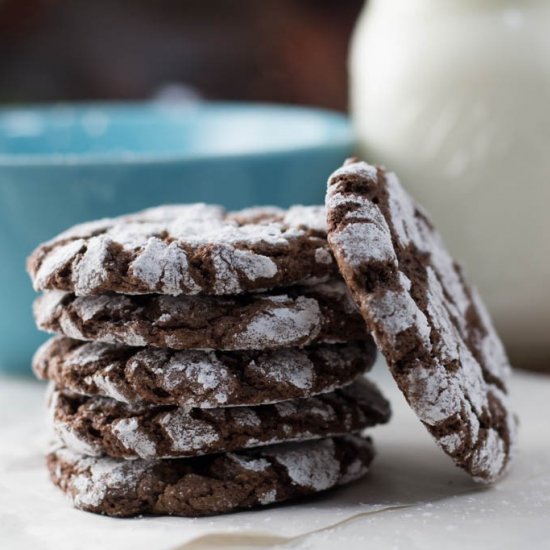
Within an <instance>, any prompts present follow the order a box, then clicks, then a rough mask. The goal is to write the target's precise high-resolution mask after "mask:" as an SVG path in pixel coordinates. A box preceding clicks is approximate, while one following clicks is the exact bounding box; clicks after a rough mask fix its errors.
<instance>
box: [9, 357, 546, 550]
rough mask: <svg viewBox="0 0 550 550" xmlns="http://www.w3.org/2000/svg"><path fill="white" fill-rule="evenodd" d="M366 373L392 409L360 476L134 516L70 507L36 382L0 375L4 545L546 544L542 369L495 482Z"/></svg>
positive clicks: (519, 399) (524, 388)
mask: <svg viewBox="0 0 550 550" xmlns="http://www.w3.org/2000/svg"><path fill="white" fill-rule="evenodd" d="M373 378H374V379H375V380H377V381H378V383H379V384H380V385H381V387H382V389H383V390H384V392H385V394H386V395H387V396H388V397H389V398H390V399H391V401H392V405H393V409H394V416H393V419H392V421H391V423H390V424H389V425H388V426H382V427H379V428H376V429H374V430H372V435H373V437H374V439H375V443H376V447H377V450H378V456H377V458H376V460H375V462H374V464H373V466H372V469H371V473H370V474H369V475H368V476H367V477H366V478H365V479H364V480H362V481H360V482H358V483H355V484H354V485H352V486H349V487H346V488H342V489H338V490H335V491H332V492H328V493H326V494H324V495H319V496H316V497H314V498H310V499H307V500H303V501H301V502H299V503H294V504H290V505H286V506H282V507H272V508H267V509H263V510H260V511H251V512H242V513H238V514H231V515H227V516H220V517H214V518H208V519H204V518H202V519H184V518H140V519H130V520H128V519H127V520H121V519H111V518H106V517H100V516H95V515H92V514H88V513H85V512H80V511H77V510H74V509H72V508H71V506H70V505H69V504H68V502H67V501H66V500H65V498H64V496H63V494H62V493H61V492H60V491H59V490H57V489H56V488H54V487H53V486H51V484H50V482H49V480H48V478H47V473H46V470H45V467H44V464H43V457H42V455H43V449H44V448H45V445H46V440H47V437H48V433H47V430H46V428H45V421H44V417H45V411H44V408H43V394H44V386H43V385H42V384H39V383H37V382H33V381H31V380H17V379H9V378H0V541H1V542H0V547H2V548H6V549H9V550H12V549H13V550H18V549H25V550H28V549H30V548H35V549H52V550H53V549H55V550H65V549H67V550H69V549H70V550H88V549H90V550H91V549H94V550H95V549H106V548H116V549H117V550H126V549H132V550H141V549H143V550H145V549H147V550H151V549H154V550H164V549H167V550H168V549H174V550H175V549H178V550H180V549H181V550H191V549H205V548H213V549H217V548H224V549H226V548H283V547H285V548H287V547H292V548H304V549H305V548H312V549H313V548H315V549H323V548H327V549H329V548H331V549H332V548H342V549H344V548H345V550H353V549H355V548H358V549H359V548H360V549H366V548H376V549H377V550H382V549H385V548H396V549H398V548H406V549H407V550H413V549H415V548H438V549H440V548H445V549H449V548H450V549H452V548H465V547H468V548H483V549H491V548H495V549H496V548H498V549H499V550H500V549H502V548H516V547H518V548H519V547H524V548H530V549H534V548H550V376H544V375H532V374H526V373H516V375H515V376H514V380H513V386H512V391H513V398H514V404H515V406H516V409H517V411H518V413H519V415H520V419H521V433H520V435H521V445H520V448H521V452H520V454H519V456H518V457H517V460H516V464H515V467H514V469H513V471H512V474H511V475H510V476H509V477H508V478H507V479H506V480H505V481H503V482H502V483H500V484H499V485H497V486H496V487H493V488H483V487H482V486H479V485H477V484H475V483H473V482H471V481H470V480H469V479H468V478H467V476H466V475H464V474H462V473H461V472H460V471H459V470H458V469H456V468H455V467H454V466H453V465H452V464H451V462H450V460H449V459H448V458H446V457H445V456H444V455H443V454H442V453H441V451H439V449H438V448H437V447H436V446H435V444H434V443H433V442H432V440H431V438H430V436H429V435H428V434H427V432H426V431H425V429H424V428H423V426H422V425H421V424H420V423H419V421H418V420H417V419H416V417H415V416H414V414H413V413H412V412H411V411H410V410H409V409H408V407H407V405H406V403H405V401H404V399H403V398H402V397H401V395H400V393H399V392H398V390H397V389H396V388H395V385H394V383H393V381H392V380H391V379H390V377H389V375H387V374H386V371H385V367H384V365H383V364H377V366H376V367H375V373H374V375H373Z"/></svg>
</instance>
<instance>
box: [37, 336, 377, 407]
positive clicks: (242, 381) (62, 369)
mask: <svg viewBox="0 0 550 550" xmlns="http://www.w3.org/2000/svg"><path fill="white" fill-rule="evenodd" d="M375 356H376V350H375V346H374V343H373V342H372V341H369V342H365V343H364V344H362V343H358V342H355V343H350V344H337V345H334V344H324V345H318V346H315V347H310V348H305V349H296V348H294V349H281V350H266V351H256V350H255V351H249V352H219V351H217V352H215V351H199V350H187V351H173V350H167V349H154V348H144V349H135V348H128V347H125V346H117V345H112V344H104V343H101V342H81V341H74V340H70V339H67V338H62V337H57V338H52V339H51V340H49V341H48V342H47V343H46V344H44V345H43V346H42V347H41V348H40V349H39V350H38V351H37V353H36V354H35V357H34V359H33V369H34V372H35V373H36V375H37V376H38V377H39V378H42V379H45V380H52V381H54V382H55V384H56V385H57V386H58V387H59V388H61V389H66V390H69V391H72V392H74V393H78V394H81V395H98V396H104V397H110V398H112V399H115V400H116V401H121V402H123V403H136V404H137V403H150V404H151V405H180V406H183V407H200V408H213V407H225V406H236V405H237V406H240V405H263V404H268V403H274V402H277V401H282V400H286V399H297V398H304V397H311V396H313V395H317V394H320V393H327V392H330V391H333V390H334V389H336V388H341V387H343V386H346V385H348V384H350V383H351V382H353V381H354V380H355V379H356V378H357V377H359V376H361V375H362V374H363V373H364V372H365V371H367V370H368V369H369V368H370V367H371V366H372V364H373V362H374V359H375Z"/></svg>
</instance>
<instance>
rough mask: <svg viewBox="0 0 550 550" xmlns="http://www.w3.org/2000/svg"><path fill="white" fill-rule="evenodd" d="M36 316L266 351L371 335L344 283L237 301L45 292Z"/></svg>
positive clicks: (121, 335) (76, 326)
mask: <svg viewBox="0 0 550 550" xmlns="http://www.w3.org/2000/svg"><path fill="white" fill-rule="evenodd" d="M34 313H35V317H36V321H37V323H38V325H39V327H40V328H41V329H43V330H45V331H47V332H53V333H58V334H63V335H65V336H68V337H70V338H75V339H77V340H96V341H100V342H107V343H117V344H126V345H129V346H146V345H149V346H155V347H161V348H172V349H217V350H245V349H257V350H263V349H279V348H288V347H303V346H308V345H311V344H313V343H319V342H347V341H353V340H365V339H368V338H369V336H368V335H366V333H365V322H364V321H363V319H362V318H361V315H359V313H358V311H357V309H356V307H355V305H354V304H353V302H352V301H351V299H350V297H349V295H348V292H347V289H346V287H345V285H344V283H343V282H341V281H336V282H330V283H324V284H318V285H314V286H310V287H293V288H291V289H286V290H284V291H271V292H269V293H264V294H242V295H239V296H162V295H147V296H124V295H121V294H102V295H98V296H82V297H76V296H75V295H74V294H69V293H65V292H63V291H50V292H47V293H45V294H44V295H42V296H39V297H38V298H37V300H36V301H35V307H34Z"/></svg>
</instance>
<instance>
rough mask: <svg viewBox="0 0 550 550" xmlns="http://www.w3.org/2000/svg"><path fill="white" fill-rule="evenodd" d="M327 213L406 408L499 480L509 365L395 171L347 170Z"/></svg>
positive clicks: (470, 464) (509, 435) (472, 470)
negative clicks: (404, 399)
mask: <svg viewBox="0 0 550 550" xmlns="http://www.w3.org/2000/svg"><path fill="white" fill-rule="evenodd" d="M326 206H327V216H328V240H329V244H330V246H331V249H332V251H333V254H334V256H335V258H336V261H337V263H338V266H339V269H340V272H341V273H342V276H343V277H344V279H345V281H346V283H347V285H348V287H349V288H350V290H351V292H352V294H353V296H354V299H355V302H356V304H357V306H358V307H359V308H360V310H361V313H362V315H363V317H364V319H365V321H366V323H367V326H368V328H369V330H370V331H371V332H372V334H373V336H374V338H375V340H376V343H377V344H378V347H379V349H380V351H381V352H382V353H383V354H384V356H385V357H386V360H387V363H388V365H389V367H390V369H391V372H392V374H393V376H394V378H395V380H396V381H397V384H398V385H399V388H400V389H401V391H402V392H403V393H404V395H405V397H406V398H407V401H408V402H409V404H410V405H411V407H412V408H413V409H414V411H415V412H416V414H417V415H418V416H419V418H420V420H421V421H422V422H423V423H424V424H425V426H426V427H427V428H428V430H429V431H430V433H431V434H432V435H433V436H434V438H435V439H436V441H437V443H438V444H439V446H440V447H441V448H442V449H443V450H444V451H445V452H446V453H447V454H448V455H449V456H451V457H452V459H453V460H454V462H455V463H456V464H457V465H458V466H460V467H461V468H463V469H464V470H466V471H467V472H468V473H469V474H471V475H472V476H473V477H474V478H475V479H476V480H478V481H484V482H491V481H494V480H496V479H498V478H499V477H500V476H502V475H503V474H504V473H505V472H506V471H507V469H508V466H509V464H510V459H511V457H512V455H513V449H514V447H515V443H516V441H515V438H516V420H515V418H514V415H513V413H512V412H511V407H510V403H509V399H508V391H507V387H506V384H507V379H508V375H509V372H510V365H509V363H508V358H507V357H506V353H505V351H504V348H503V346H502V343H501V341H500V340H499V338H498V336H497V334H496V332H495V330H494V328H493V326H492V324H491V320H490V318H489V315H488V313H487V311H486V309H485V307H484V305H483V303H482V302H481V300H480V298H479V296H478V294H477V292H476V291H475V289H473V288H472V287H470V286H469V285H468V284H467V283H466V281H465V279H464V276H463V274H462V271H461V269H460V268H459V266H458V265H457V264H456V263H455V262H454V261H453V259H452V258H451V256H450V255H449V253H448V252H447V250H446V249H445V247H444V245H443V243H442V241H441V238H440V236H439V235H438V233H437V232H436V231H435V230H434V228H433V226H432V224H431V222H430V221H429V220H428V218H427V216H426V213H425V212H423V210H421V209H420V208H419V207H418V205H416V204H415V203H414V202H413V200H412V199H411V198H410V197H409V195H408V194H407V193H406V192H405V191H404V189H403V188H402V187H401V185H400V183H399V181H398V180H397V178H396V176H395V175H394V174H392V173H387V172H385V171H384V170H383V169H381V168H378V169H377V168H375V167H373V166H369V165H368V164H366V163H364V162H350V163H347V164H346V165H345V166H344V167H342V168H340V169H339V170H337V171H336V172H335V173H334V174H333V175H332V176H331V178H330V180H329V182H328V191H327V198H326Z"/></svg>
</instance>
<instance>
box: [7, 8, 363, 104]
mask: <svg viewBox="0 0 550 550" xmlns="http://www.w3.org/2000/svg"><path fill="white" fill-rule="evenodd" d="M362 5H363V0H342V1H339V2H335V1H334V0H183V1H182V0H156V1H155V0H0V102H3V103H6V102H9V103H23V102H24V103H27V102H44V101H60V100H71V101H75V100H108V99H113V100H120V99H144V98H149V97H152V96H155V95H159V94H161V95H168V96H175V97H178V96H186V95H188V94H190V95H194V94H197V95H200V96H202V97H204V98H207V99H228V100H258V101H274V102H284V103H298V104H307V105H315V106H320V107H328V108H333V109H339V110H345V109H346V107H347V74H346V72H347V71H346V57H347V49H348V42H349V38H350V34H351V30H352V28H353V24H354V22H355V19H356V17H357V15H358V13H359V10H360V9H361V7H362Z"/></svg>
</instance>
